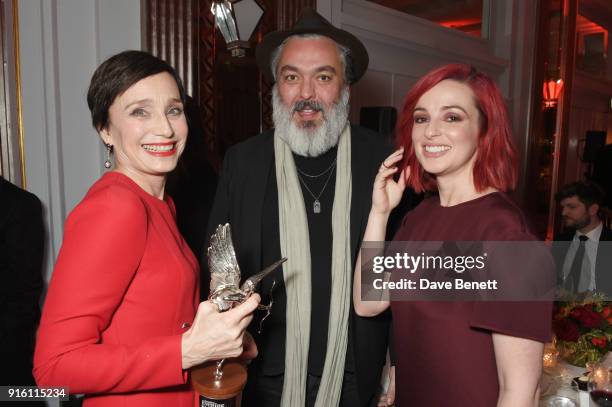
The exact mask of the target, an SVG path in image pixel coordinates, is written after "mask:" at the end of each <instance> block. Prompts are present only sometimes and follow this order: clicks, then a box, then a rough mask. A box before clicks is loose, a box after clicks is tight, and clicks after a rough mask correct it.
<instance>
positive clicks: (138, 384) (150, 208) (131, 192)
mask: <svg viewBox="0 0 612 407" xmlns="http://www.w3.org/2000/svg"><path fill="white" fill-rule="evenodd" d="M87 102H88V105H89V108H90V110H91V114H92V121H93V125H94V127H95V128H96V130H97V131H98V133H99V135H100V137H101V138H102V141H103V142H104V143H105V145H106V148H107V158H106V162H105V167H107V168H109V167H111V165H112V164H111V156H114V162H115V163H114V164H115V167H114V169H113V171H109V172H107V173H106V174H105V175H104V176H103V177H102V178H101V179H100V180H98V181H97V182H96V183H95V184H94V185H93V186H92V187H91V189H90V190H89V191H88V193H87V195H86V196H85V198H84V199H83V201H82V202H81V203H80V204H79V205H77V207H76V208H75V209H74V210H73V211H72V213H71V214H70V215H69V217H68V219H67V221H66V225H65V231H64V241H63V245H62V248H61V250H60V253H59V257H58V259H57V263H56V266H55V270H54V272H53V277H52V279H51V283H50V286H49V291H48V294H47V298H46V302H45V306H44V309H43V315H42V320H41V324H40V328H39V332H38V342H37V345H36V352H35V356H34V375H35V377H36V381H37V383H38V384H39V385H40V386H52V385H53V386H67V387H69V391H70V393H72V394H74V393H84V394H86V398H85V402H84V405H85V406H87V407H92V406H147V407H150V406H160V407H161V406H189V407H191V406H192V405H193V404H194V393H193V391H192V390H191V388H190V385H189V384H188V383H187V381H188V374H187V369H189V368H190V367H192V366H194V365H197V364H200V363H202V362H205V361H207V360H216V359H221V358H226V357H236V356H239V355H240V354H241V353H242V352H243V338H244V330H245V328H246V327H247V326H248V324H249V322H250V320H251V318H252V316H251V314H252V312H253V310H254V309H255V308H256V307H257V305H258V302H259V297H258V296H256V295H255V296H252V297H251V298H250V299H249V300H248V301H247V302H245V303H244V304H242V305H240V306H239V307H236V308H235V309H233V310H230V311H228V312H226V313H222V314H220V313H218V312H217V310H216V307H215V306H214V305H213V304H211V303H210V302H203V303H201V304H199V305H198V303H199V292H198V287H199V284H198V278H199V277H198V276H199V270H198V266H197V261H196V259H195V256H194V255H193V253H192V252H191V250H190V249H189V247H188V246H187V244H186V243H185V241H184V240H183V238H182V237H181V235H180V233H179V231H178V229H177V227H176V223H175V208H174V204H173V202H172V200H171V199H170V197H168V196H167V195H166V194H165V193H164V186H165V182H166V175H167V174H168V172H170V171H172V170H173V169H174V168H175V166H176V164H177V160H178V158H179V156H180V155H181V153H182V151H183V149H184V146H185V141H186V138H187V122H186V119H185V115H184V113H183V106H184V102H185V94H184V90H183V87H182V84H181V81H180V79H179V77H178V76H177V74H176V72H175V71H174V69H173V68H172V67H170V66H169V65H168V64H166V63H165V62H164V61H162V60H160V59H158V58H156V57H154V56H152V55H150V54H147V53H145V52H141V51H126V52H123V53H120V54H117V55H115V56H113V57H111V58H110V59H108V60H107V61H105V62H104V63H103V64H102V65H100V67H98V69H97V70H96V72H95V73H94V75H93V77H92V80H91V84H90V87H89V92H88V95H87ZM245 343H246V342H245ZM249 344H250V342H249ZM245 346H246V345H245ZM250 346H252V345H249V347H250ZM245 352H246V353H248V354H249V355H245V356H254V353H255V352H256V350H255V349H247V350H245Z"/></svg>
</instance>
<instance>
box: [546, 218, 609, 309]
mask: <svg viewBox="0 0 612 407" xmlns="http://www.w3.org/2000/svg"><path fill="white" fill-rule="evenodd" d="M574 235H575V232H573V231H572V232H566V233H561V234H559V235H557V236H555V241H554V242H553V246H552V251H553V256H554V258H555V263H556V266H557V284H562V283H563V263H564V262H565V256H566V254H567V251H568V250H569V247H570V245H571V243H572V240H573V239H574ZM604 242H607V243H604ZM611 242H612V230H611V229H608V228H606V227H605V226H604V227H603V229H602V230H601V236H600V237H599V246H598V247H597V259H596V260H595V290H596V291H597V292H600V293H603V294H606V296H607V297H608V298H609V299H612V243H611Z"/></svg>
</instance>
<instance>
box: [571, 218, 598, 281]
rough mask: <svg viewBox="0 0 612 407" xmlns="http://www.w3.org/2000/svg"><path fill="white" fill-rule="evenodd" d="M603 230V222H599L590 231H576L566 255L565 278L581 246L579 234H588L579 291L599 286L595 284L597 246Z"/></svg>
mask: <svg viewBox="0 0 612 407" xmlns="http://www.w3.org/2000/svg"><path fill="white" fill-rule="evenodd" d="M602 230H603V224H602V223H601V222H599V225H597V227H596V228H595V229H593V230H591V231H590V232H589V233H581V232H579V231H576V233H575V234H574V238H573V239H572V243H571V244H570V247H569V249H568V251H567V254H566V255H565V260H564V261H563V279H564V281H565V279H567V277H568V276H569V273H570V271H571V268H572V263H573V262H574V257H575V256H576V252H577V251H578V246H580V239H579V238H578V237H579V236H583V235H584V236H586V237H588V238H589V240H587V241H586V242H584V245H585V246H584V258H583V259H582V267H581V269H580V282H579V283H578V291H579V292H581V291H593V290H595V289H596V288H597V287H596V286H595V260H596V259H597V247H598V246H599V238H600V237H601V231H602Z"/></svg>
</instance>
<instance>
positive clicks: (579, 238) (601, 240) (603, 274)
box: [553, 182, 612, 297]
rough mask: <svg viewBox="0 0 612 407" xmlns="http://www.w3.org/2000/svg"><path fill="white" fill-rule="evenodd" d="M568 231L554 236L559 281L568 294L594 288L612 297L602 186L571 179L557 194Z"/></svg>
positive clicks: (611, 255) (608, 233)
mask: <svg viewBox="0 0 612 407" xmlns="http://www.w3.org/2000/svg"><path fill="white" fill-rule="evenodd" d="M556 200H557V202H559V204H560V205H561V216H562V220H563V226H564V227H565V228H567V229H568V230H567V231H564V233H562V234H560V235H558V236H556V237H555V242H554V245H553V250H554V253H555V260H556V262H557V270H558V282H559V284H560V285H561V286H562V287H563V288H564V289H565V290H567V291H568V292H570V293H579V292H584V291H597V292H600V293H604V294H606V296H607V297H612V250H611V249H612V247H611V246H610V245H611V244H612V243H609V242H610V241H611V240H612V231H611V230H610V229H608V228H606V227H605V226H604V225H603V224H602V221H601V219H600V217H599V211H600V209H601V205H602V201H603V193H602V191H601V189H600V188H599V187H598V186H597V185H595V184H593V183H585V182H574V183H571V184H568V185H565V186H564V187H563V188H562V189H561V190H560V191H559V192H558V193H557V195H556Z"/></svg>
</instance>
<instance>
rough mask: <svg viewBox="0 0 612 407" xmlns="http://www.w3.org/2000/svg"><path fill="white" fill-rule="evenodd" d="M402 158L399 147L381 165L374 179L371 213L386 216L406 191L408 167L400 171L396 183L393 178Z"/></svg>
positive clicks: (402, 149) (401, 151)
mask: <svg viewBox="0 0 612 407" xmlns="http://www.w3.org/2000/svg"><path fill="white" fill-rule="evenodd" d="M403 156H404V147H400V148H399V149H397V150H395V151H394V152H393V154H391V155H390V156H388V157H387V158H385V160H384V161H383V162H382V163H381V165H380V168H379V170H378V174H377V175H376V178H375V179H374V189H373V191H372V212H375V213H377V214H381V215H388V214H389V213H390V212H391V211H392V210H393V209H394V208H395V207H396V206H397V205H398V204H399V203H400V201H401V199H402V195H403V193H404V190H405V189H406V180H407V179H408V178H409V177H410V167H406V169H405V170H402V172H401V173H400V175H399V178H398V180H397V181H395V180H394V179H393V176H394V175H395V173H396V172H397V171H398V167H397V165H398V164H399V163H400V161H401V160H402V157H403Z"/></svg>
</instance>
